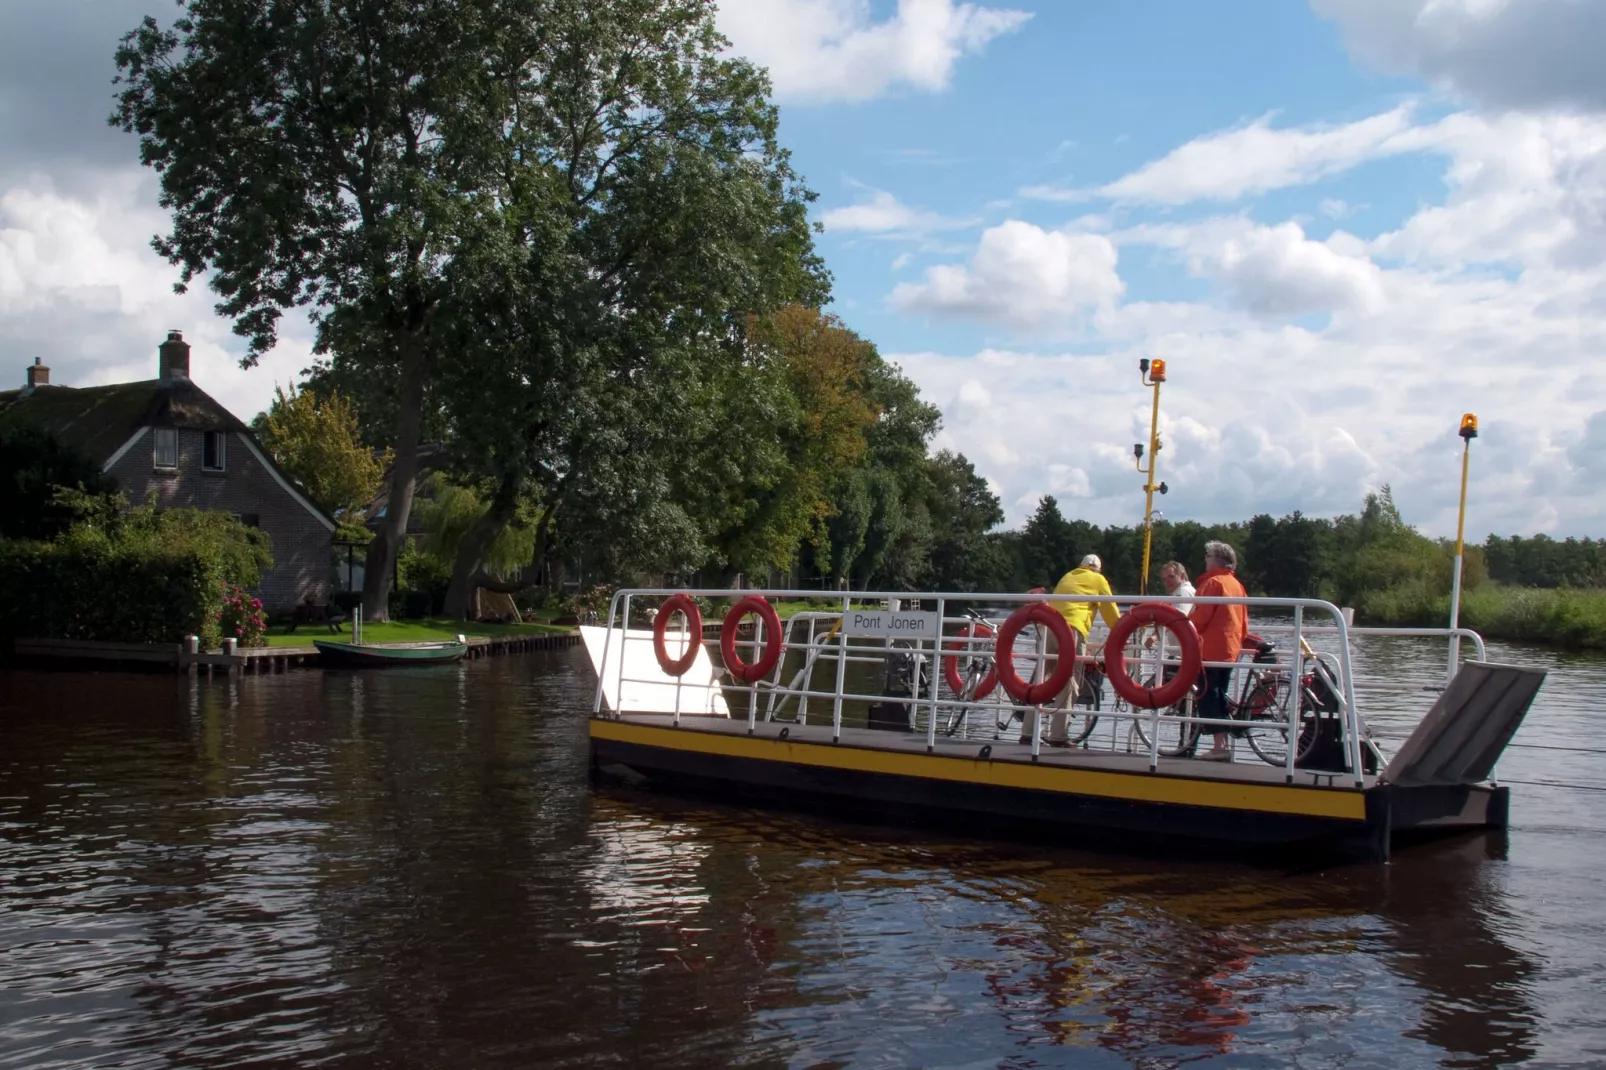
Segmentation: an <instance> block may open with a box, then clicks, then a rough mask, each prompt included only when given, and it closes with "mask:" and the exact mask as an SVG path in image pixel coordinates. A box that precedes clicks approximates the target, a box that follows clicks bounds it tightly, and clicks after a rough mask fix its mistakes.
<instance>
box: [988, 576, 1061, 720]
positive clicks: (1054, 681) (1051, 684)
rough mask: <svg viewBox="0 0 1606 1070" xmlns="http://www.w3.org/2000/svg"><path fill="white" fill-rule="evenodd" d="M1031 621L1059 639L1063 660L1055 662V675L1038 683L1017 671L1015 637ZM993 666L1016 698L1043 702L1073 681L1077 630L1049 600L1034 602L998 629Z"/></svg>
mask: <svg viewBox="0 0 1606 1070" xmlns="http://www.w3.org/2000/svg"><path fill="white" fill-rule="evenodd" d="M1027 622H1035V623H1037V624H1041V625H1043V626H1044V627H1046V628H1047V629H1048V630H1049V631H1051V632H1053V633H1054V638H1055V639H1057V640H1058V641H1059V664H1057V665H1055V666H1054V675H1053V676H1050V677H1049V678H1048V679H1046V680H1044V681H1042V682H1041V683H1036V684H1032V683H1027V682H1026V681H1025V680H1022V679H1021V678H1020V673H1018V672H1016V671H1015V637H1016V636H1018V635H1020V630H1021V629H1022V628H1024V627H1026V624H1027ZM993 668H994V670H995V671H996V672H997V673H998V680H999V682H1000V683H1002V684H1003V685H1004V690H1005V691H1007V692H1009V697H1010V698H1012V699H1014V700H1015V701H1016V702H1025V703H1027V704H1028V705H1032V706H1041V705H1042V704H1043V703H1045V702H1047V701H1048V700H1049V699H1051V698H1053V697H1054V696H1055V695H1057V694H1059V693H1060V692H1061V691H1063V690H1065V685H1066V684H1068V683H1070V682H1071V673H1073V672H1075V671H1076V633H1075V632H1073V631H1072V630H1071V626H1070V625H1069V624H1067V623H1066V622H1065V617H1064V616H1063V615H1062V614H1061V613H1060V611H1059V610H1057V609H1055V608H1054V607H1053V606H1051V605H1049V604H1048V603H1047V602H1030V603H1028V604H1026V605H1024V606H1021V607H1020V608H1019V609H1017V610H1016V611H1015V612H1013V613H1011V614H1010V615H1009V619H1008V620H1006V621H1004V623H1003V626H1002V627H1000V628H999V629H998V646H997V649H996V650H995V651H994V653H993Z"/></svg>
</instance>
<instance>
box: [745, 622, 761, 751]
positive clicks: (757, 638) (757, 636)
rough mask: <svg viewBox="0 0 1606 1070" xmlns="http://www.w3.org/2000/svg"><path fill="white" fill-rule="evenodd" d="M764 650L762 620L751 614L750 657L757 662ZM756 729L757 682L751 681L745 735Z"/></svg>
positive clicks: (748, 686)
mask: <svg viewBox="0 0 1606 1070" xmlns="http://www.w3.org/2000/svg"><path fill="white" fill-rule="evenodd" d="M763 649H764V618H763V617H761V616H759V615H758V614H757V613H755V614H753V650H752V653H751V655H750V656H751V657H752V659H753V660H754V661H757V660H758V659H759V658H760V657H761V656H762V654H761V653H760V651H762V650H763ZM757 727H758V681H757V680H753V681H751V682H750V683H748V685H747V734H748V735H752V734H753V729H755V728H757Z"/></svg>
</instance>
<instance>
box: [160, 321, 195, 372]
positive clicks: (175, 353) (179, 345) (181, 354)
mask: <svg viewBox="0 0 1606 1070" xmlns="http://www.w3.org/2000/svg"><path fill="white" fill-rule="evenodd" d="M156 351H157V354H158V356H157V360H156V378H158V379H160V380H161V381H162V382H164V383H165V382H169V381H171V380H173V379H188V378H189V377H190V344H189V343H188V342H186V341H185V340H184V335H183V334H182V333H181V332H179V331H168V332H167V341H165V342H163V343H162V344H161V345H160V346H158V347H157V349H156Z"/></svg>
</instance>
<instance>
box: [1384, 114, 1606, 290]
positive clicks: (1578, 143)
mask: <svg viewBox="0 0 1606 1070" xmlns="http://www.w3.org/2000/svg"><path fill="white" fill-rule="evenodd" d="M1410 140H1411V141H1412V142H1414V143H1415V144H1417V145H1419V146H1421V147H1422V148H1424V149H1429V150H1432V151H1436V152H1441V153H1444V154H1445V155H1447V156H1448V157H1449V159H1450V166H1449V169H1448V170H1447V172H1446V173H1445V182H1446V185H1447V187H1448V190H1449V192H1448V196H1447V197H1446V199H1445V201H1444V203H1443V204H1439V205H1430V206H1427V207H1425V208H1423V209H1422V210H1421V211H1419V212H1417V213H1416V214H1415V215H1413V216H1411V217H1410V218H1409V219H1408V220H1407V221H1406V222H1405V223H1404V225H1402V226H1401V227H1399V228H1398V229H1397V230H1395V231H1392V232H1389V233H1387V234H1383V235H1380V236H1379V237H1378V238H1377V239H1376V240H1375V241H1374V242H1373V243H1372V249H1373V251H1374V252H1376V253H1377V254H1379V255H1382V256H1385V257H1390V258H1397V259H1401V260H1405V261H1408V262H1413V263H1432V264H1447V265H1457V264H1467V263H1511V264H1520V265H1552V264H1565V265H1571V266H1580V265H1588V264H1598V263H1600V262H1601V259H1602V249H1603V248H1606V245H1603V241H1606V116H1574V115H1558V114H1550V115H1535V114H1523V113H1505V114H1502V115H1497V116H1486V115H1480V114H1474V113H1461V114H1456V115H1451V116H1448V117H1446V118H1444V119H1442V120H1440V121H1439V122H1437V123H1434V124H1432V125H1431V126H1427V127H1423V128H1420V129H1418V130H1416V131H1414V132H1413V133H1412V135H1411V138H1410Z"/></svg>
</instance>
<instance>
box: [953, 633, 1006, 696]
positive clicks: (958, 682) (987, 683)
mask: <svg viewBox="0 0 1606 1070" xmlns="http://www.w3.org/2000/svg"><path fill="white" fill-rule="evenodd" d="M972 637H974V638H977V639H991V638H992V637H993V630H992V629H991V628H989V627H987V625H985V624H967V625H965V626H964V627H963V628H961V629H959V631H958V632H956V633H955V634H954V637H953V639H951V640H949V641H948V642H947V643H945V644H944V649H946V650H959V651H964V652H966V653H970V654H974V653H975V652H976V645H975V644H974V643H968V642H963V640H967V639H970V638H972ZM942 675H943V679H945V680H947V681H948V689H949V690H950V691H952V692H953V693H954V695H955V696H956V697H957V696H958V694H959V692H960V691H962V690H964V687H965V681H964V680H963V679H961V678H960V676H959V655H958V654H949V655H948V656H947V657H945V658H943V659H942ZM997 686H998V662H997V661H996V660H994V662H993V664H992V667H991V668H989V669H988V670H987V675H986V676H983V677H982V678H981V683H979V684H977V685H976V693H975V694H974V695H971V696H970V701H971V702H980V701H981V700H982V699H984V698H986V697H987V696H988V695H990V694H992V693H993V688H995V687H997Z"/></svg>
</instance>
